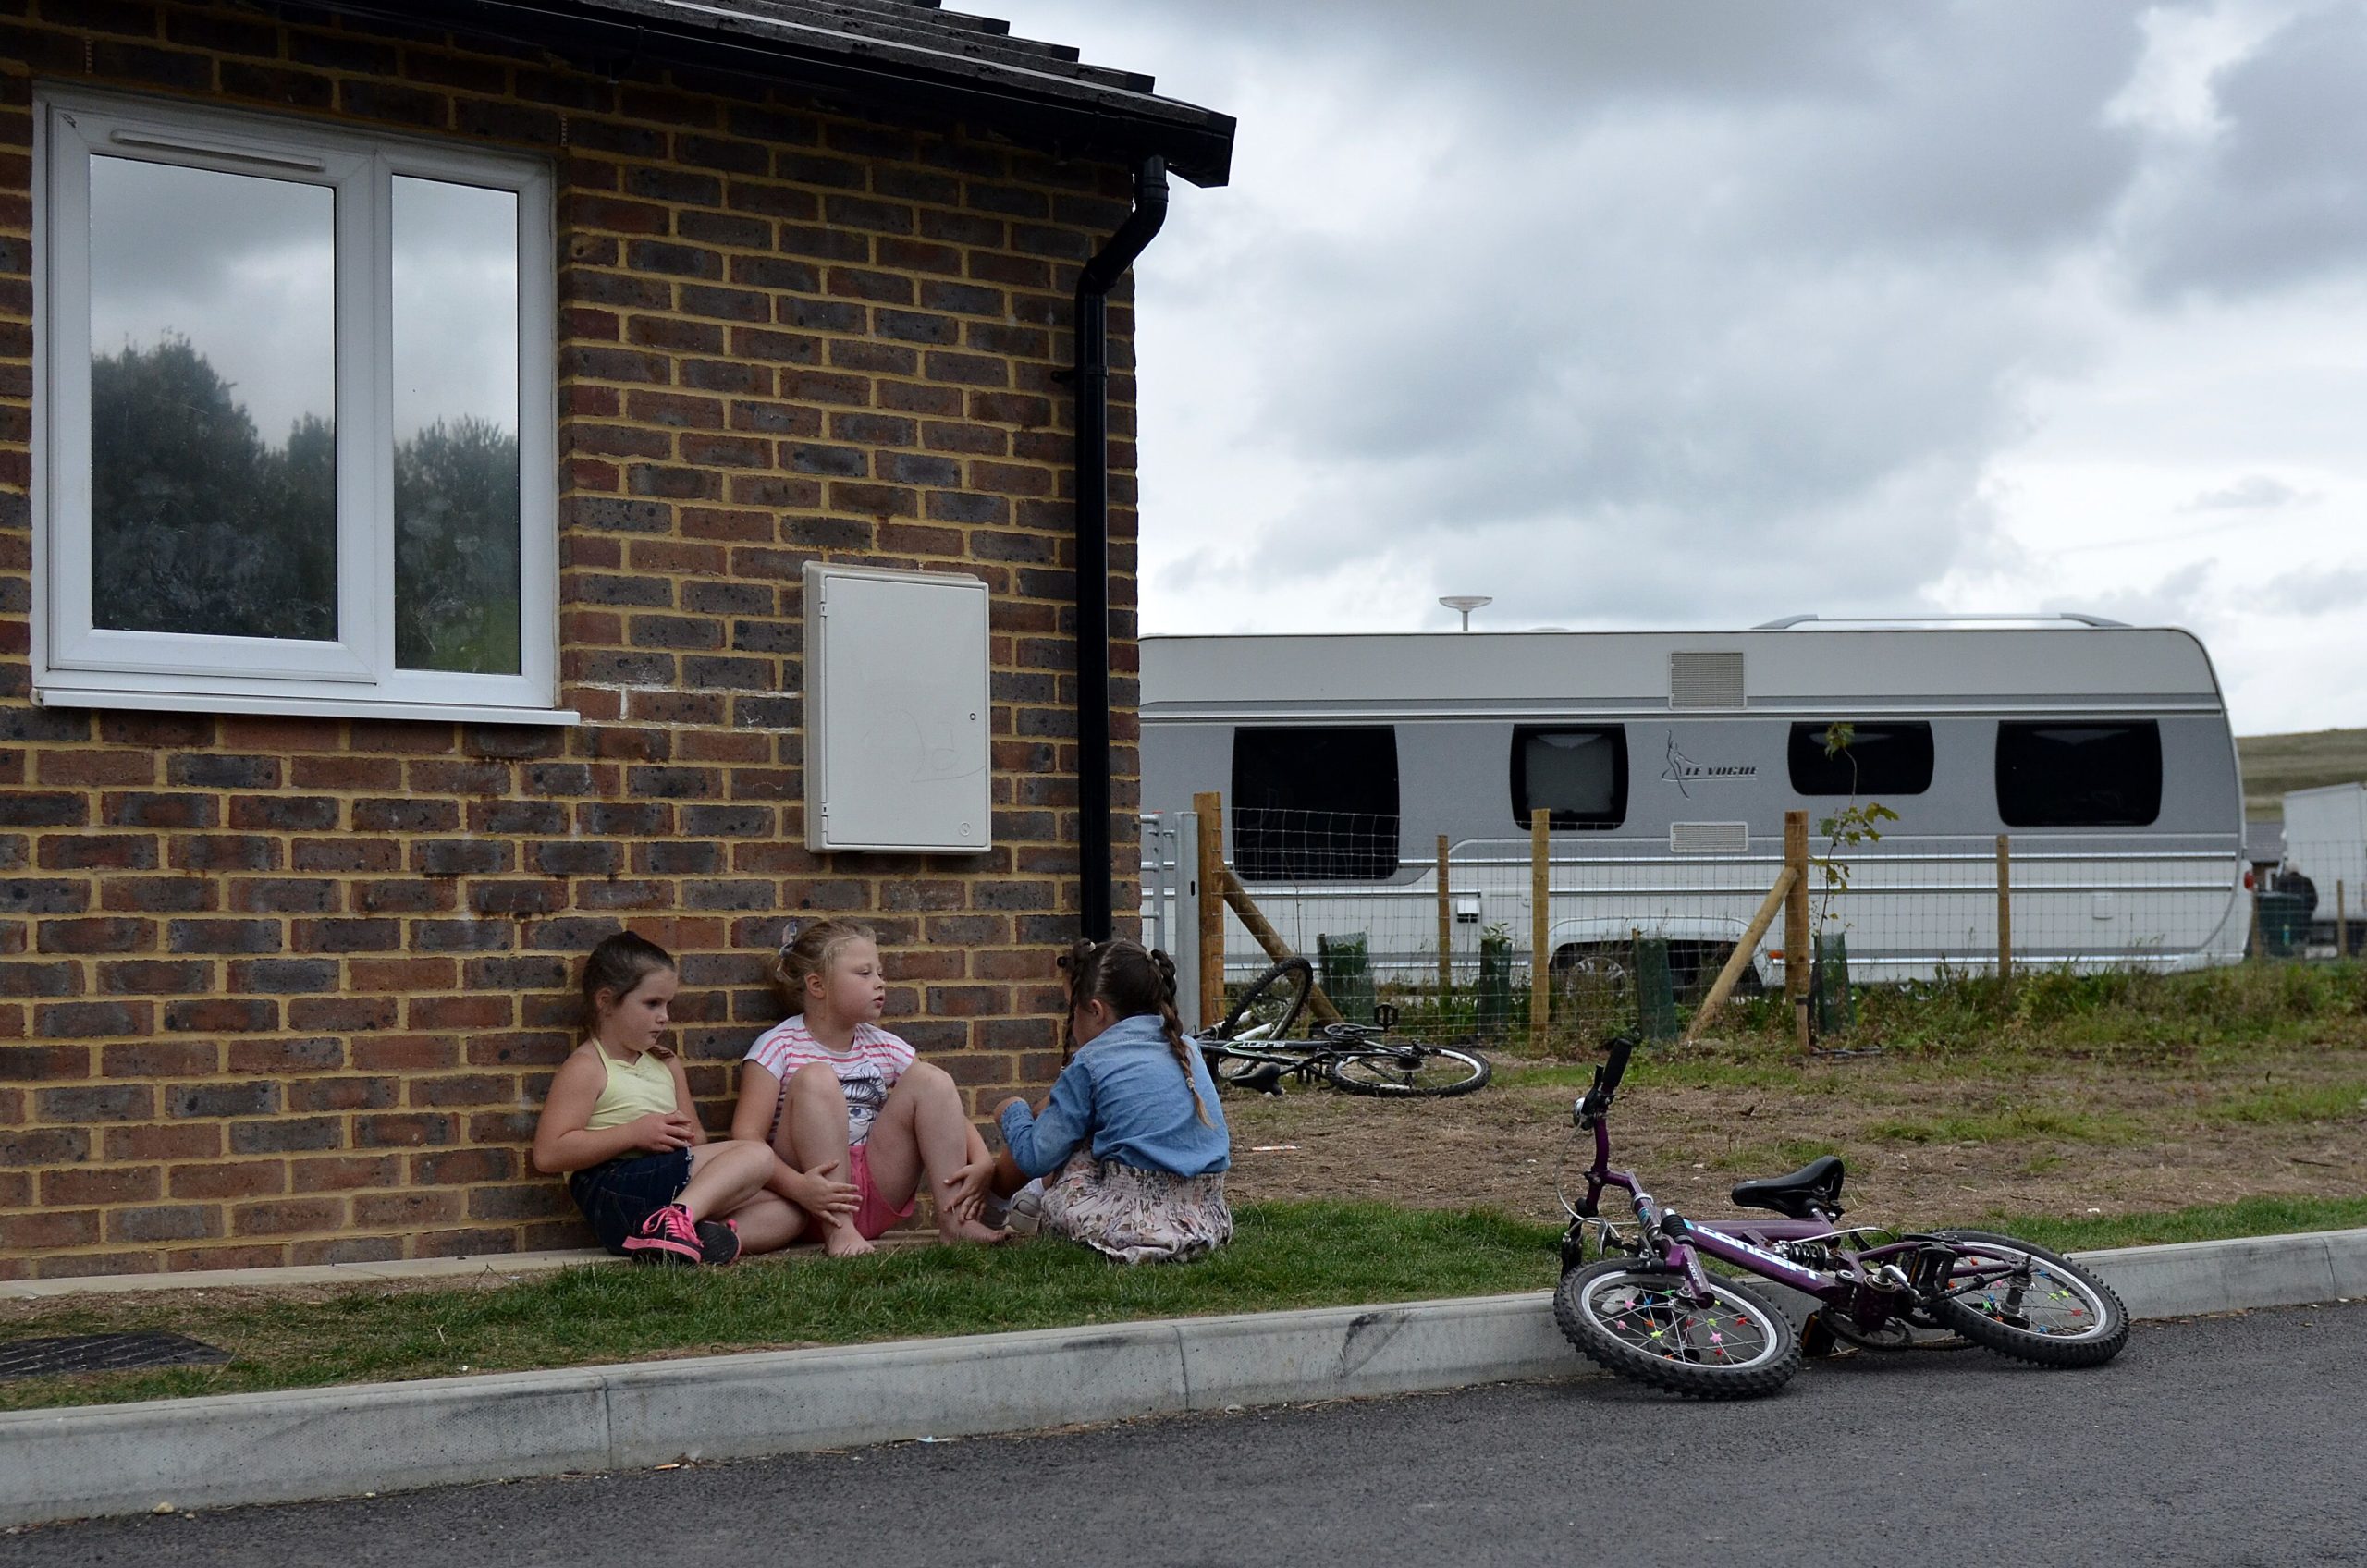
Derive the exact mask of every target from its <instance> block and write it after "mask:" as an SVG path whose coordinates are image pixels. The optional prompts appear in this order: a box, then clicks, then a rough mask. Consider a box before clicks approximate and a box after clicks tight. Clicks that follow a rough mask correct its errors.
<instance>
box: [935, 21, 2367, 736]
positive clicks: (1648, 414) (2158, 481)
mask: <svg viewBox="0 0 2367 1568" xmlns="http://www.w3.org/2000/svg"><path fill="white" fill-rule="evenodd" d="M974 8H975V9H978V10H983V11H987V12H988V13H990V14H993V15H997V16H1000V17H1003V18H1008V19H1009V20H1010V21H1011V22H1012V29H1013V31H1016V32H1019V33H1021V34H1023V35H1025V36H1030V37H1036V38H1044V39H1050V40H1053V41H1056V42H1059V43H1072V44H1075V45H1078V46H1080V47H1081V48H1083V49H1084V51H1085V58H1086V59H1088V60H1091V61H1094V62H1097V63H1100V64H1107V65H1115V66H1123V67H1130V68H1133V69H1136V70H1143V71H1148V72H1153V73H1155V74H1156V75H1157V76H1158V78H1159V90H1160V91H1161V92H1167V93H1170V94H1171V95H1173V96H1177V97H1182V98H1186V99H1189V100H1191V101H1193V102H1196V103H1199V104H1207V105H1209V106H1211V107H1214V108H1219V109H1222V110H1224V111H1226V112H1228V113H1231V114H1233V115H1235V116H1238V117H1239V119H1240V121H1241V130H1240V137H1239V141H1238V144H1237V148H1236V152H1235V157H1234V165H1233V184H1232V185H1231V186H1229V187H1227V188H1224V189H1220V190H1197V189H1195V188H1191V187H1188V186H1182V185H1180V184H1179V186H1178V189H1177V192H1176V200H1175V202H1174V206H1173V209H1172V212H1171V216H1170V219H1169V222H1168V225H1167V228H1166V231H1165V232H1164V233H1163V234H1162V235H1161V236H1160V238H1159V240H1158V241H1157V242H1156V243H1155V244H1154V245H1153V246H1152V248H1151V249H1150V251H1148V252H1147V254H1146V255H1145V257H1144V259H1143V261H1142V263H1140V265H1139V268H1138V272H1139V276H1140V289H1141V296H1142V300H1143V306H1144V309H1143V312H1142V321H1141V335H1142V336H1141V342H1140V348H1139V352H1140V356H1141V360H1142V362H1143V387H1142V398H1143V408H1142V424H1143V448H1142V452H1143V455H1142V462H1143V484H1144V547H1143V571H1144V583H1143V600H1144V625H1145V628H1146V630H1148V631H1282V630H1344V629H1350V628H1363V629H1371V630H1415V629H1423V628H1441V627H1444V626H1447V625H1450V624H1452V617H1451V616H1450V615H1449V613H1448V612H1447V611H1445V610H1443V609H1441V608H1440V607H1438V606H1437V605H1436V603H1435V600H1436V598H1437V596H1438V595H1440V594H1458V593H1460V594H1493V595H1494V596H1495V600H1496V602H1495V604H1494V605H1493V606H1490V607H1489V608H1487V609H1485V610H1482V611H1481V612H1479V614H1478V616H1477V617H1475V619H1474V625H1475V626H1487V627H1496V628H1511V627H1529V626H1541V625H1552V626H1566V627H1574V628H1606V627H1650V626H1677V627H1712V626H1744V625H1749V624H1752V623H1754V622H1757V621H1761V620H1766V619H1772V618H1773V617H1776V616H1781V615H1787V614H1794V613H1799V612H1808V611H1814V612H1818V613H1821V614H1824V615H1828V616H1831V615H1879V614H1885V613H1900V612H1911V611H1919V612H1923V613H1930V612H1935V611H2003V610H2027V609H2032V608H2046V609H2080V610H2087V611H2091V612H2095V613H2098V614H2103V615H2107V616H2113V617H2116V618H2118V619H2128V620H2133V621H2140V622H2147V623H2152V624H2173V625H2180V626H2185V627H2189V628H2191V629H2192V630H2194V631H2197V632H2199V633H2201V636H2202V637H2203V639H2204V641H2205V643H2206V644H2207V645H2208V646H2209V647H2210V649H2211V651H2212V653H2213V655H2214V658H2215V660H2216V662H2217V664H2218V668H2219V671H2220V677H2221V680H2222V682H2223V684H2224V685H2225V686H2226V689H2227V692H2228V699H2229V704H2230V707H2231V709H2232V710H2233V713H2234V716H2235V720H2236V727H2237V729H2238V731H2239V732H2243V733H2259V732H2263V731H2272V730H2285V729H2318V728H2324V727H2327V726H2332V725H2360V724H2367V680H2362V679H2361V672H2362V671H2367V615H2362V614H2361V609H2362V607H2367V526H2362V520H2367V91H2362V89H2361V83H2362V82H2367V5H2361V4H2360V3H2359V0H2195V3H2192V4H2161V5H2139V4H2115V3H2112V0H2079V3H2078V4H2076V5H2067V4H2063V3H2061V0H1956V3H1930V4H1917V5H1913V6H1902V5H1895V4H1889V3H1886V0H1852V3H1847V4H1838V3H1817V0H1792V3H1789V4H1785V5H1782V6H1773V5H1768V4H1766V3H1765V0H1714V3H1711V0H1619V3H1605V0H1470V3H1467V4H1464V5H1459V6H1450V5H1441V4H1439V3H1437V0H1357V3H1356V4H1354V5H1349V4H1343V3H1340V0H1292V3H1290V4H1273V3H1270V0H1126V3H1125V4H1123V5H1113V4H1110V3H1109V0H977V4H976V5H975V7H974Z"/></svg>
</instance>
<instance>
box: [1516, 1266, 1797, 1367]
mask: <svg viewBox="0 0 2367 1568" xmlns="http://www.w3.org/2000/svg"><path fill="white" fill-rule="evenodd" d="M1685 1290H1686V1283H1685V1276H1683V1275H1682V1274H1678V1273H1675V1272H1674V1271H1672V1270H1668V1269H1662V1268H1647V1267H1641V1266H1639V1264H1638V1262H1637V1259H1635V1258H1632V1257H1613V1258H1606V1259H1605V1260H1603V1261H1602V1262H1600V1263H1596V1264H1589V1265H1588V1266H1587V1267H1586V1268H1574V1269H1572V1270H1571V1271H1570V1272H1569V1273H1567V1274H1564V1275H1563V1276H1562V1282H1561V1284H1560V1285H1559V1286H1558V1287H1556V1288H1555V1290H1554V1292H1553V1321H1554V1322H1555V1323H1557V1324H1559V1325H1560V1326H1561V1329H1562V1337H1563V1338H1564V1339H1566V1340H1568V1341H1570V1343H1571V1344H1573V1345H1575V1346H1576V1347H1577V1349H1578V1350H1579V1351H1580V1352H1581V1353H1582V1354H1584V1355H1585V1356H1586V1357H1587V1358H1588V1360H1590V1361H1592V1362H1594V1363H1595V1364H1596V1365H1597V1366H1600V1367H1602V1368H1603V1369H1604V1370H1605V1371H1608V1372H1613V1373H1616V1374H1617V1375H1619V1376H1620V1377H1622V1378H1627V1379H1629V1380H1630V1381H1632V1382H1637V1383H1642V1384H1644V1385H1646V1386H1647V1387H1650V1388H1655V1389H1661V1390H1665V1391H1667V1392H1669V1393H1673V1394H1683V1395H1684V1396H1685V1397H1686V1398H1687V1399H1762V1398H1764V1397H1766V1396H1767V1395H1769V1394H1772V1393H1774V1392H1776V1391H1777V1390H1780V1389H1782V1388H1783V1386H1784V1384H1786V1383H1788V1382H1790V1381H1791V1380H1792V1375H1793V1374H1794V1373H1796V1372H1797V1371H1798V1370H1799V1369H1800V1336H1799V1334H1798V1332H1797V1330H1796V1329H1793V1327H1792V1320H1791V1319H1790V1318H1789V1317H1785V1316H1784V1314H1783V1313H1781V1312H1779V1311H1777V1310H1776V1309H1775V1308H1774V1307H1773V1306H1772V1305H1769V1304H1768V1303H1767V1302H1765V1301H1764V1300H1762V1299H1761V1298H1760V1296H1758V1295H1757V1294H1756V1293H1754V1292H1751V1291H1748V1290H1746V1289H1745V1288H1744V1287H1742V1286H1741V1285H1738V1284H1736V1283H1735V1281H1733V1280H1729V1279H1725V1278H1723V1277H1721V1276H1712V1277H1711V1280H1710V1295H1711V1304H1710V1305H1709V1306H1708V1307H1707V1308H1706V1309H1705V1308H1703V1307H1702V1306H1700V1305H1697V1304H1695V1303H1693V1302H1690V1301H1687V1300H1686V1299H1685V1296H1684V1292H1685ZM1730 1330H1733V1331H1737V1339H1738V1342H1740V1343H1741V1344H1743V1345H1744V1346H1745V1347H1746V1354H1744V1355H1743V1356H1742V1357H1741V1359H1739V1360H1721V1359H1719V1358H1720V1357H1722V1356H1727V1355H1731V1354H1733V1348H1732V1347H1731V1346H1730V1345H1728V1343H1727V1342H1726V1339H1725V1335H1726V1333H1727V1332H1728V1331H1730ZM1754 1336H1755V1338H1754Z"/></svg>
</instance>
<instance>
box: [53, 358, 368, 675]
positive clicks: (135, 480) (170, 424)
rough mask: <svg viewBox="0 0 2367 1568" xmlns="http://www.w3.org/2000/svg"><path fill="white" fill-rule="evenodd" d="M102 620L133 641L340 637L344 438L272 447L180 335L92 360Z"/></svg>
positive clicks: (96, 616) (316, 428) (312, 438)
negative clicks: (162, 636) (133, 634)
mask: <svg viewBox="0 0 2367 1568" xmlns="http://www.w3.org/2000/svg"><path fill="white" fill-rule="evenodd" d="M91 531H92V542H91V543H92V551H91V557H92V584H91V588H92V619H93V622H94V623H95V624H96V625H98V626H102V627H106V628H109V629H111V630H119V631H168V632H196V633H201V634H210V635H214V636H224V637H284V638H300V639H306V640H311V641H325V640H328V639H331V638H334V637H335V636H336V635H337V436H336V432H335V429H334V427H333V426H332V425H331V424H330V423H329V422H328V421H326V420H324V419H322V418H320V417H318V416H317V415H313V414H306V415H304V416H302V417H301V418H300V419H299V420H298V421H297V422H296V423H295V424H294V426H293V427H292V428H291V429H290V430H289V431H288V439H287V442H286V444H285V445H282V446H276V447H275V446H272V445H270V444H269V443H268V442H266V441H265V440H264V438H263V436H262V435H261V433H259V432H258V431H257V430H256V429H255V424H254V421H253V420H252V419H251V418H250V417H249V415H248V413H247V410H246V409H245V407H244V406H243V405H241V404H240V403H239V400H238V399H237V398H235V397H234V396H233V395H232V388H231V386H230V384H229V383H228V382H227V381H225V380H224V379H223V378H222V376H221V374H220V373H218V372H217V371H215V368H214V366H213V364H212V363H211V362H209V361H207V360H206V358H205V356H204V355H203V354H201V353H200V352H198V351H197V349H195V348H193V347H191V346H190V342H189V340H188V339H187V338H183V337H165V338H164V339H162V340H161V341H159V342H157V343H155V344H154V345H153V346H151V347H147V348H142V347H140V346H137V345H127V346H126V347H125V348H124V349H122V350H121V351H120V352H117V353H113V354H98V355H94V356H92V361H91Z"/></svg>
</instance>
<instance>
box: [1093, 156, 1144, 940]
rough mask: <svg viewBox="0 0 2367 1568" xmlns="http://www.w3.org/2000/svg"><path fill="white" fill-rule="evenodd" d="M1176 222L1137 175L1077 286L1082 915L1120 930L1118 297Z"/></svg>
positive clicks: (1097, 935)
mask: <svg viewBox="0 0 2367 1568" xmlns="http://www.w3.org/2000/svg"><path fill="white" fill-rule="evenodd" d="M1166 221H1167V163H1166V160H1165V159H1163V158H1159V157H1147V158H1145V159H1144V160H1143V161H1142V163H1141V165H1140V166H1138V167H1137V168H1136V169H1135V170H1134V211H1133V212H1131V213H1129V214H1126V221H1125V222H1124V223H1122V224H1120V225H1119V226H1118V232H1117V233H1115V234H1113V235H1111V236H1110V242H1109V243H1108V244H1106V245H1104V246H1102V248H1101V251H1100V253H1099V254H1098V255H1096V256H1095V257H1094V258H1093V260H1091V261H1089V262H1087V263H1085V270H1084V272H1082V273H1080V274H1079V275H1078V276H1077V280H1076V551H1075V555H1076V808H1077V911H1078V922H1079V924H1080V925H1082V926H1083V928H1084V934H1085V939H1086V940H1087V941H1093V942H1099V941H1106V940H1107V939H1108V938H1109V937H1110V932H1111V925H1110V913H1111V911H1110V885H1111V881H1112V876H1111V868H1110V289H1112V288H1115V287H1117V283H1118V280H1119V279H1120V278H1121V277H1123V276H1125V274H1126V269H1127V268H1128V267H1130V266H1132V265H1134V258H1135V257H1136V256H1139V255H1141V254H1142V253H1143V250H1144V248H1145V247H1146V246H1147V245H1149V243H1150V242H1151V240H1152V239H1153V238H1154V237H1156V236H1157V235H1158V233H1159V226H1160V225H1161V224H1163V223H1165V222H1166Z"/></svg>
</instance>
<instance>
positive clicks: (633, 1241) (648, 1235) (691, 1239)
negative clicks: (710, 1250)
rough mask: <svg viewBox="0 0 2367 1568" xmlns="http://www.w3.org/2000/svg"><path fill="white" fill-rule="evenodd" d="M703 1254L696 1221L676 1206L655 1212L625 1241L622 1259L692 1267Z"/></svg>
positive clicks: (686, 1211)
mask: <svg viewBox="0 0 2367 1568" xmlns="http://www.w3.org/2000/svg"><path fill="white" fill-rule="evenodd" d="M705 1250H706V1249H705V1244H704V1243H702V1242H701V1241H700V1239H699V1226H698V1221H697V1220H695V1219H692V1218H691V1211H690V1210H689V1209H687V1208H684V1207H682V1206H681V1204H678V1203H669V1204H668V1205H667V1206H666V1207H664V1208H661V1209H657V1210H655V1211H654V1212H652V1213H651V1215H650V1217H649V1218H648V1219H644V1220H643V1221H642V1222H641V1229H640V1230H639V1231H635V1232H634V1233H633V1234H632V1235H630V1236H627V1237H626V1238H625V1256H627V1257H629V1258H632V1260H633V1261H634V1262H636V1263H696V1262H698V1260H699V1259H700V1257H701V1256H704V1254H705Z"/></svg>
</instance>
